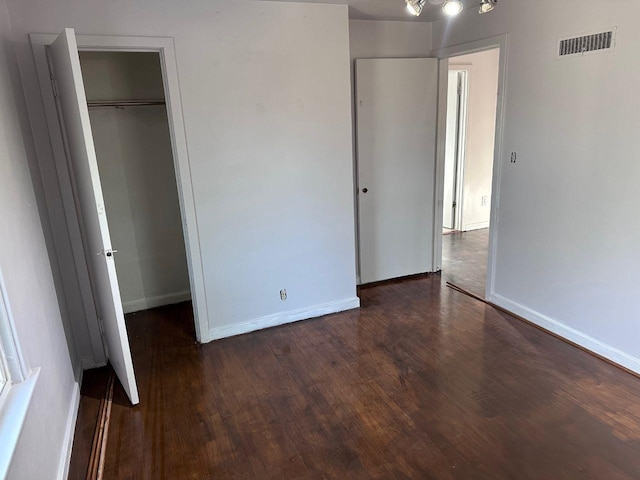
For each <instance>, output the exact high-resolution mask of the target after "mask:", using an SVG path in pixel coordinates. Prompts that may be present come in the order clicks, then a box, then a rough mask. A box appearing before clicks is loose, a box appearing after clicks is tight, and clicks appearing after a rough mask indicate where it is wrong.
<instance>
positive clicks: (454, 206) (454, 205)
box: [453, 200, 458, 208]
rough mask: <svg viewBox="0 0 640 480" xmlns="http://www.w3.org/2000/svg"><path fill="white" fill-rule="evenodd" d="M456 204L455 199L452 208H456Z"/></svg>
mask: <svg viewBox="0 0 640 480" xmlns="http://www.w3.org/2000/svg"><path fill="white" fill-rule="evenodd" d="M457 206H458V202H456V201H455V200H454V201H453V208H456V207H457Z"/></svg>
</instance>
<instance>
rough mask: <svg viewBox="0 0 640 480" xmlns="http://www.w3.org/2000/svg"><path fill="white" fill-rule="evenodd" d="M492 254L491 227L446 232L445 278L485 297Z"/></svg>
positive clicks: (443, 270) (444, 250)
mask: <svg viewBox="0 0 640 480" xmlns="http://www.w3.org/2000/svg"><path fill="white" fill-rule="evenodd" d="M488 255H489V229H488V228H483V229H481V230H472V231H469V232H453V233H448V234H447V235H443V237H442V278H444V279H445V280H446V281H448V282H451V283H453V284H454V285H457V286H459V287H461V288H463V289H465V290H467V291H469V292H471V293H473V294H475V295H478V296H480V297H482V298H484V296H485V288H484V287H485V284H486V278H487V258H488Z"/></svg>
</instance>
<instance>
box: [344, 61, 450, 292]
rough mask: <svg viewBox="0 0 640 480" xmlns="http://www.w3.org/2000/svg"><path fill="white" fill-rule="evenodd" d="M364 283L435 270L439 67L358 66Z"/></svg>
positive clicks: (429, 64) (400, 63)
mask: <svg viewBox="0 0 640 480" xmlns="http://www.w3.org/2000/svg"><path fill="white" fill-rule="evenodd" d="M356 95H357V111H356V114H357V146H358V188H359V195H358V215H359V242H360V282H361V283H370V282H376V281H380V280H386V279H389V278H396V277H402V276H406V275H412V274H416V273H424V272H429V271H431V270H432V266H433V258H432V257H433V215H434V188H435V182H434V174H435V158H436V127H437V104H438V61H437V60H436V59H433V58H412V59H406V58H398V59H366V60H356Z"/></svg>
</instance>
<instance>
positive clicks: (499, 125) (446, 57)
mask: <svg viewBox="0 0 640 480" xmlns="http://www.w3.org/2000/svg"><path fill="white" fill-rule="evenodd" d="M508 44H509V34H507V33H505V34H503V35H497V36H495V37H489V38H485V39H482V40H477V41H474V42H468V43H462V44H459V45H453V46H451V47H445V48H440V49H437V50H434V51H432V52H431V56H434V57H436V58H438V59H439V60H440V95H439V106H438V117H439V119H438V127H439V128H438V142H437V149H438V150H437V153H436V186H435V195H436V198H435V202H434V208H435V210H436V211H435V212H434V222H435V224H434V239H433V248H434V253H433V258H434V271H440V270H442V214H443V211H442V208H443V206H442V204H443V196H444V155H445V139H446V118H447V96H446V95H447V89H446V88H445V87H446V86H447V82H448V75H449V62H450V60H451V61H455V60H454V57H458V56H460V55H466V54H469V53H477V52H483V51H486V50H492V49H494V48H499V49H500V60H499V63H498V99H497V105H496V133H495V139H494V154H493V175H492V177H493V178H492V189H491V214H490V222H491V223H490V224H491V228H490V229H489V251H488V257H487V278H486V283H485V298H486V299H489V298H491V296H492V294H493V287H494V282H495V270H496V252H497V248H498V225H499V220H500V219H499V215H498V211H499V206H500V187H501V185H500V178H501V175H502V161H501V159H502V157H503V150H504V128H505V125H504V118H505V108H506V86H507V58H508Z"/></svg>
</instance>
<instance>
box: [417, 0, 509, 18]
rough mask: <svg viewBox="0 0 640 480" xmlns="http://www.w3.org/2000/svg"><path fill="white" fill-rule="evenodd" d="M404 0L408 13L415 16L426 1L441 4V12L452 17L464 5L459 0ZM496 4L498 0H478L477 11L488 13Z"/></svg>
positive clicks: (420, 11) (431, 3) (419, 12)
mask: <svg viewBox="0 0 640 480" xmlns="http://www.w3.org/2000/svg"><path fill="white" fill-rule="evenodd" d="M405 2H406V4H407V10H408V11H409V13H411V15H414V16H416V17H418V16H420V14H421V13H422V10H424V7H425V5H426V4H427V3H428V4H430V5H440V4H441V5H442V12H443V13H444V14H445V15H447V16H449V17H454V16H456V15H458V14H460V12H462V10H463V9H464V5H463V4H462V1H461V0H405ZM497 4H498V0H480V9H479V13H481V14H482V13H488V12H490V11H492V10H493V9H494V8H495V7H496V5H497Z"/></svg>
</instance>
